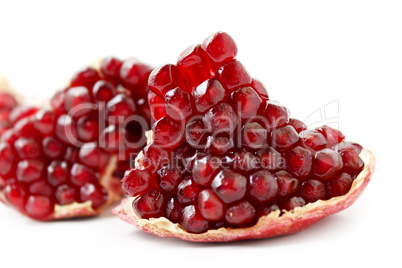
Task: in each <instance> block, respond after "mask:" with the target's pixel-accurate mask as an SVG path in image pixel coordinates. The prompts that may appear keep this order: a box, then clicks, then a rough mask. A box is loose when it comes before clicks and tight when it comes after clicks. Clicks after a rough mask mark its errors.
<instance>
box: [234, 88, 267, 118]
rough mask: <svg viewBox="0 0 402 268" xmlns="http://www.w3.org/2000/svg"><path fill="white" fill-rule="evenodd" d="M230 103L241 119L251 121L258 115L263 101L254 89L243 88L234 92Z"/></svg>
mask: <svg viewBox="0 0 402 268" xmlns="http://www.w3.org/2000/svg"><path fill="white" fill-rule="evenodd" d="M229 102H230V103H231V104H232V105H233V107H234V108H235V110H236V111H237V114H238V115H239V117H240V118H241V119H249V118H253V117H255V116H256V115H257V111H258V109H259V108H260V105H261V103H262V99H261V98H260V96H258V94H257V92H255V90H254V89H253V88H251V87H242V88H239V89H237V90H235V91H233V92H232V94H231V96H230V101H229Z"/></svg>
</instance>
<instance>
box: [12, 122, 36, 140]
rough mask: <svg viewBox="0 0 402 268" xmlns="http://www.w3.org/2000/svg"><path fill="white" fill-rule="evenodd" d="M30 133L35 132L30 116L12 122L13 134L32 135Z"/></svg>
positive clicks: (20, 135) (19, 135)
mask: <svg viewBox="0 0 402 268" xmlns="http://www.w3.org/2000/svg"><path fill="white" fill-rule="evenodd" d="M32 133H35V127H34V124H33V121H32V118H30V117H27V118H23V119H21V120H19V121H18V122H17V123H15V124H14V134H15V136H18V137H32Z"/></svg>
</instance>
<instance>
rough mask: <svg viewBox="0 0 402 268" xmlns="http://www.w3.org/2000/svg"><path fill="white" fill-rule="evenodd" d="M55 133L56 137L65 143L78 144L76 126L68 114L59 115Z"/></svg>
mask: <svg viewBox="0 0 402 268" xmlns="http://www.w3.org/2000/svg"><path fill="white" fill-rule="evenodd" d="M55 133H56V136H57V138H59V139H60V140H61V141H63V142H64V143H66V144H71V145H79V141H78V139H77V128H76V126H75V124H74V121H73V119H72V118H71V117H70V116H69V115H61V116H60V117H59V118H58V119H57V122H56V129H55Z"/></svg>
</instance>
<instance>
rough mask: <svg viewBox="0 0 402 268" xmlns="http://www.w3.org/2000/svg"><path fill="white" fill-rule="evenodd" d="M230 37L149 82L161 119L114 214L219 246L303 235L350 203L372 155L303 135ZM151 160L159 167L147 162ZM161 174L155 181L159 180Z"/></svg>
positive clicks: (332, 137) (323, 135)
mask: <svg viewBox="0 0 402 268" xmlns="http://www.w3.org/2000/svg"><path fill="white" fill-rule="evenodd" d="M236 53H237V47H236V45H235V43H234V41H233V39H232V38H231V37H230V36H229V35H227V34H226V33H222V32H218V33H215V34H213V35H211V36H210V37H208V38H207V39H206V40H205V41H204V42H203V43H202V45H201V46H199V45H196V46H192V47H190V48H188V49H187V50H185V51H184V52H183V53H182V54H181V55H180V57H179V60H178V63H177V68H176V67H175V66H174V65H165V66H163V67H160V68H158V69H157V70H158V71H154V72H153V73H152V74H151V75H150V78H149V81H150V89H151V90H152V91H153V93H154V96H157V97H158V99H156V98H155V97H154V96H152V98H151V99H152V100H153V102H155V103H158V104H161V103H163V101H164V103H165V108H166V109H165V112H160V111H161V110H156V109H151V111H152V113H153V117H154V118H158V119H159V120H158V121H157V122H156V123H155V124H154V126H153V131H152V132H150V133H149V135H148V137H149V145H148V146H147V147H146V149H145V150H144V153H143V154H140V156H139V157H138V159H137V161H136V167H134V168H132V169H131V170H130V171H128V172H127V173H126V176H125V178H124V179H123V189H125V192H126V193H127V194H128V195H129V196H131V197H130V198H128V199H126V200H123V202H122V203H121V205H120V206H119V207H117V208H115V209H114V213H115V214H117V215H118V216H119V217H120V218H121V219H123V220H124V221H127V222H128V223H131V224H133V225H135V226H137V227H138V228H140V229H142V230H144V231H147V232H150V233H154V234H156V235H159V236H164V237H166V236H174V237H178V238H181V239H184V240H190V241H200V242H208V241H214V242H221V241H234V240H241V239H254V238H266V237H272V236H279V235H285V234H290V233H294V232H298V231H301V230H303V229H305V228H307V227H309V226H310V225H312V224H313V223H315V222H317V221H319V220H320V219H322V218H324V217H326V216H329V215H331V214H333V213H336V212H338V211H340V210H342V209H345V208H347V207H348V206H350V205H351V204H352V203H353V202H354V201H355V200H356V199H357V197H358V196H359V195H360V194H361V193H362V191H363V190H364V188H365V187H366V185H367V183H368V182H369V179H370V176H371V174H372V173H373V169H374V157H373V155H372V154H371V153H370V152H369V151H368V150H365V149H363V148H362V147H361V146H360V145H357V144H355V143H350V142H345V141H344V136H343V135H342V134H341V133H340V132H339V131H337V130H335V129H332V128H330V127H328V126H323V127H321V128H318V129H316V130H306V129H307V127H306V125H305V124H304V123H303V122H301V121H299V120H297V119H291V118H290V113H289V110H288V109H287V108H286V107H285V106H284V105H282V104H280V103H279V102H275V101H272V100H269V99H268V94H267V92H266V90H265V88H264V86H263V85H262V84H261V83H260V82H258V81H257V80H255V79H252V77H251V76H250V74H249V73H248V72H247V70H246V69H245V67H244V66H243V65H242V64H241V63H240V61H238V60H237V59H235V56H236ZM146 163H153V164H151V165H149V164H146ZM154 174H156V175H154Z"/></svg>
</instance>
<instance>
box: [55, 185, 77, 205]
mask: <svg viewBox="0 0 402 268" xmlns="http://www.w3.org/2000/svg"><path fill="white" fill-rule="evenodd" d="M75 194H76V193H75V189H74V188H73V187H71V186H69V185H67V184H63V185H60V186H59V187H57V189H56V192H55V198H56V202H57V203H58V204H59V205H62V206H63V205H69V204H71V203H73V202H74V201H75V199H76V198H75Z"/></svg>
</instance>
